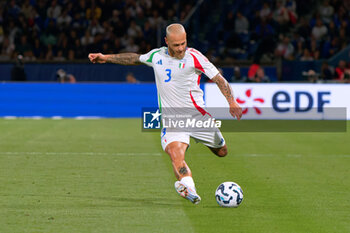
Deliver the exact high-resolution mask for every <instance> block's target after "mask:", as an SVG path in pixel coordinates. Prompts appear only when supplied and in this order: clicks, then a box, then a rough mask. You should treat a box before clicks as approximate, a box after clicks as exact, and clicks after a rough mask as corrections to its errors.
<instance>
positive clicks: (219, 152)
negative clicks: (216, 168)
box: [208, 145, 227, 157]
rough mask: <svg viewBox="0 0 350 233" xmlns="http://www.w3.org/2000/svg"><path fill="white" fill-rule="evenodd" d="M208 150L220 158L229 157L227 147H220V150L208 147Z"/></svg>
mask: <svg viewBox="0 0 350 233" xmlns="http://www.w3.org/2000/svg"><path fill="white" fill-rule="evenodd" d="M208 148H209V149H210V150H211V151H212V152H213V153H214V154H216V155H217V156H219V157H225V156H226V155H227V146H226V145H224V146H222V147H219V148H214V147H210V146H208Z"/></svg>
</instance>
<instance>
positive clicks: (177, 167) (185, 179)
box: [161, 129, 201, 204]
mask: <svg viewBox="0 0 350 233" xmlns="http://www.w3.org/2000/svg"><path fill="white" fill-rule="evenodd" d="M161 140H162V146H163V149H164V151H165V152H166V153H167V154H168V155H169V157H170V159H171V163H172V166H173V170H174V174H175V176H176V178H177V179H178V181H176V182H175V189H176V192H177V193H178V194H179V195H180V196H182V197H184V198H186V199H188V200H190V201H191V202H192V203H194V204H198V203H199V202H200V200H201V198H200V196H199V195H198V194H197V192H196V188H195V184H194V181H193V179H192V172H191V170H190V168H189V167H188V165H187V163H186V161H185V152H186V150H187V148H188V145H189V141H190V137H189V135H188V134H183V133H174V132H168V133H167V132H166V130H164V129H163V132H162V138H161Z"/></svg>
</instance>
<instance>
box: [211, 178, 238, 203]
mask: <svg viewBox="0 0 350 233" xmlns="http://www.w3.org/2000/svg"><path fill="white" fill-rule="evenodd" d="M215 199H216V201H217V203H218V204H219V205H220V206H222V207H238V206H239V205H240V204H241V203H242V201H243V190H242V188H241V187H240V186H239V185H238V184H236V183H235V182H231V181H229V182H224V183H222V184H220V185H219V187H218V188H217V189H216V192H215Z"/></svg>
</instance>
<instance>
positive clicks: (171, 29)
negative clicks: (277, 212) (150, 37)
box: [166, 23, 186, 36]
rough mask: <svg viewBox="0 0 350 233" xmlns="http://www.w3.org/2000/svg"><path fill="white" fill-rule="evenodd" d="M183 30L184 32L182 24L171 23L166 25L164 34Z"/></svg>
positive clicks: (177, 32)
mask: <svg viewBox="0 0 350 233" xmlns="http://www.w3.org/2000/svg"><path fill="white" fill-rule="evenodd" d="M184 32H186V30H185V28H184V26H182V24H179V23H173V24H170V25H169V26H167V27H166V36H168V35H169V34H171V33H176V34H179V33H184Z"/></svg>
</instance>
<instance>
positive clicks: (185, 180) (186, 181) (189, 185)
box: [180, 176, 196, 190]
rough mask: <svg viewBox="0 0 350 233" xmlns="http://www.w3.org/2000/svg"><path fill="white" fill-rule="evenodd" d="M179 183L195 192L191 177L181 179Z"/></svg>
mask: <svg viewBox="0 0 350 233" xmlns="http://www.w3.org/2000/svg"><path fill="white" fill-rule="evenodd" d="M180 181H181V183H183V184H185V185H187V186H188V187H190V188H193V189H194V190H196V187H195V185H194V181H193V179H192V177H191V176H185V177H182V179H181V180H180Z"/></svg>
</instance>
